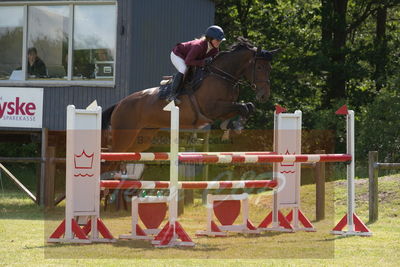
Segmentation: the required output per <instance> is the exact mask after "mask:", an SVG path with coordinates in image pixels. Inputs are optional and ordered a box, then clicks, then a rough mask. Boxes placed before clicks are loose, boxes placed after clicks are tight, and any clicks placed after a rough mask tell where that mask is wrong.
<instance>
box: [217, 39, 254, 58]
mask: <svg viewBox="0 0 400 267" xmlns="http://www.w3.org/2000/svg"><path fill="white" fill-rule="evenodd" d="M254 47H255V46H254V45H253V44H252V43H251V42H250V41H249V40H248V39H246V38H244V37H238V38H237V42H235V43H234V44H233V45H231V46H230V47H229V50H227V51H221V52H219V53H218V55H217V56H216V57H215V59H217V58H220V57H222V56H224V55H226V54H230V53H232V52H236V51H240V50H242V49H247V50H252V49H253V48H254Z"/></svg>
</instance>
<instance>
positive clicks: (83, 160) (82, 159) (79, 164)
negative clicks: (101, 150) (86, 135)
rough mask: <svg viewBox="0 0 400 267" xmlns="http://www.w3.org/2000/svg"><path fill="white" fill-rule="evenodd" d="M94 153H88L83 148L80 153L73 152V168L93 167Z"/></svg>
mask: <svg viewBox="0 0 400 267" xmlns="http://www.w3.org/2000/svg"><path fill="white" fill-rule="evenodd" d="M93 157H94V153H92V154H90V155H88V154H87V153H86V152H85V150H82V153H81V154H80V155H76V154H74V164H75V169H91V168H92V167H93Z"/></svg>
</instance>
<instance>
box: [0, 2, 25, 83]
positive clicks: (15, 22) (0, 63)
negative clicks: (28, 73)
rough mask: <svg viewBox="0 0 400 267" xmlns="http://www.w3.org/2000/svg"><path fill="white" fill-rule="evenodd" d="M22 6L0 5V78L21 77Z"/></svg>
mask: <svg viewBox="0 0 400 267" xmlns="http://www.w3.org/2000/svg"><path fill="white" fill-rule="evenodd" d="M23 22H24V9H23V7H0V80H9V79H21V78H22V49H23V48H22V38H23Z"/></svg>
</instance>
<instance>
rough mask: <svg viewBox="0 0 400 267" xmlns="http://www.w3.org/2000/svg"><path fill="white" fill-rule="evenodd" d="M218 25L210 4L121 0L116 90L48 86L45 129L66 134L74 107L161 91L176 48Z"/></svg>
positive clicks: (187, 0)
mask: <svg viewBox="0 0 400 267" xmlns="http://www.w3.org/2000/svg"><path fill="white" fill-rule="evenodd" d="M8 2H11V1H8ZM213 21H214V3H213V1H211V0H168V1H166V0H146V1H142V0H118V24H117V55H116V82H115V87H114V88H112V87H104V88H103V87H83V86H76V87H74V86H72V87H45V89H44V101H43V127H44V128H48V129H49V130H64V129H65V126H66V107H67V105H69V104H74V105H75V106H76V107H77V108H85V107H86V106H87V105H88V104H90V103H91V102H92V101H93V100H97V102H98V104H99V105H100V106H102V107H103V109H106V108H107V107H109V106H111V105H113V104H114V103H116V102H118V101H119V100H120V99H122V98H123V97H125V96H126V95H128V94H130V93H133V92H135V91H140V90H143V89H145V88H148V87H154V86H157V84H158V83H159V81H160V79H161V76H162V75H169V74H172V73H173V72H174V71H175V70H174V67H173V66H172V64H171V62H170V58H169V54H170V51H171V49H172V47H173V46H174V45H175V44H176V43H178V42H183V41H187V40H190V39H193V38H195V37H200V36H201V34H203V32H204V30H205V29H206V28H207V27H208V26H209V25H211V24H212V23H213ZM0 130H10V129H7V128H2V129H0Z"/></svg>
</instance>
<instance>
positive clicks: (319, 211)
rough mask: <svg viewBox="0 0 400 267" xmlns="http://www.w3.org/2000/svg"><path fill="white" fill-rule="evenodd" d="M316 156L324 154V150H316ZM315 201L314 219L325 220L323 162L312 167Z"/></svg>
mask: <svg viewBox="0 0 400 267" xmlns="http://www.w3.org/2000/svg"><path fill="white" fill-rule="evenodd" d="M315 153H316V154H325V150H316V151H315ZM314 177H315V189H316V201H315V218H316V220H317V221H320V220H323V219H325V162H317V163H316V164H315V167H314Z"/></svg>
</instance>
